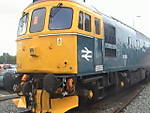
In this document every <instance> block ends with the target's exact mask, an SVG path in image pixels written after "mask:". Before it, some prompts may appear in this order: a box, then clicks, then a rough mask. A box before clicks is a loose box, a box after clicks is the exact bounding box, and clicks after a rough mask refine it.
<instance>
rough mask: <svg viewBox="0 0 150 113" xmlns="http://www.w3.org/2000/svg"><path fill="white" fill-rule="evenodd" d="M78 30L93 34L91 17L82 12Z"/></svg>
mask: <svg viewBox="0 0 150 113" xmlns="http://www.w3.org/2000/svg"><path fill="white" fill-rule="evenodd" d="M78 28H79V29H81V30H85V31H88V32H91V16H90V15H88V14H86V13H83V12H82V11H80V13H79V24H78Z"/></svg>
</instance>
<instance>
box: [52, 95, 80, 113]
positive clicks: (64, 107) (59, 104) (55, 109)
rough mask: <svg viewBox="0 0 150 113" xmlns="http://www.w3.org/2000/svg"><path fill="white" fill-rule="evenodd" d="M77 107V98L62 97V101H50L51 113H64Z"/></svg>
mask: <svg viewBox="0 0 150 113" xmlns="http://www.w3.org/2000/svg"><path fill="white" fill-rule="evenodd" d="M75 107H78V96H71V97H64V98H62V99H51V112H52V113H64V112H66V111H68V110H70V109H73V108H75Z"/></svg>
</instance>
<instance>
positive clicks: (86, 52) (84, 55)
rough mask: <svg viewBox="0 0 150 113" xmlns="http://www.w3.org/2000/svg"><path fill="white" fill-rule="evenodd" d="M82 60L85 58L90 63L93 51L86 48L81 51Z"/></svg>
mask: <svg viewBox="0 0 150 113" xmlns="http://www.w3.org/2000/svg"><path fill="white" fill-rule="evenodd" d="M81 53H82V56H81V57H82V58H85V60H87V61H89V60H90V59H91V58H92V51H90V50H88V48H87V47H84V49H83V50H81Z"/></svg>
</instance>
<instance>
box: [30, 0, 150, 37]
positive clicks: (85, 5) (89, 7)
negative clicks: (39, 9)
mask: <svg viewBox="0 0 150 113" xmlns="http://www.w3.org/2000/svg"><path fill="white" fill-rule="evenodd" d="M45 1H70V2H74V3H78V4H80V5H82V6H84V7H86V8H88V9H90V10H92V11H93V12H95V13H98V14H100V15H102V16H103V17H107V18H109V19H112V20H115V21H116V22H119V23H121V24H123V25H125V26H127V27H129V28H131V29H132V30H134V31H136V32H138V33H140V34H141V35H144V36H145V37H147V36H146V35H145V34H143V33H141V32H140V31H138V30H136V29H135V28H133V27H131V26H129V25H127V24H125V23H124V22H122V21H120V20H118V19H116V18H114V17H112V16H108V15H106V14H104V13H102V12H100V11H99V10H98V9H97V8H96V7H94V6H92V5H90V4H87V3H85V2H82V1H78V0H37V1H36V2H34V3H32V4H31V5H33V4H36V3H39V2H45ZM147 38H148V37H147ZM148 39H150V38H148Z"/></svg>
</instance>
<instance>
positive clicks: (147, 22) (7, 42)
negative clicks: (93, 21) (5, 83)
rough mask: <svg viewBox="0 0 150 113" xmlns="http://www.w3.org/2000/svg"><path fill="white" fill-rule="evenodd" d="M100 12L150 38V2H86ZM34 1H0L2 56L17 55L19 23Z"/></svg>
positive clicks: (120, 0)
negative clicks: (26, 9)
mask: <svg viewBox="0 0 150 113" xmlns="http://www.w3.org/2000/svg"><path fill="white" fill-rule="evenodd" d="M86 2H87V3H89V4H91V5H93V6H95V7H96V8H97V9H98V10H99V11H100V12H102V13H105V14H107V15H109V16H113V17H115V18H117V19H119V20H121V21H123V22H124V23H126V24H128V25H130V26H132V27H134V28H135V29H137V30H139V31H141V32H142V33H144V34H146V35H147V36H149V37H150V28H149V26H150V14H149V11H150V6H149V4H150V1H149V0H86ZM30 3H32V0H0V33H1V34H0V55H1V54H2V53H4V52H7V53H10V54H11V55H16V37H17V27H18V21H19V18H20V17H21V14H22V11H23V9H24V8H26V7H27V6H28V5H29V4H30Z"/></svg>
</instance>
